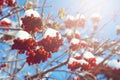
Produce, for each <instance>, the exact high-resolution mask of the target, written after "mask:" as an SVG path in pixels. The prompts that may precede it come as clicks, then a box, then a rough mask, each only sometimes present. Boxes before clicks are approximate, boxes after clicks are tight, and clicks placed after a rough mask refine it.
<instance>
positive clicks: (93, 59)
mask: <svg viewBox="0 0 120 80" xmlns="http://www.w3.org/2000/svg"><path fill="white" fill-rule="evenodd" d="M85 60H86V61H87V62H88V63H89V64H90V65H91V66H93V67H94V66H96V65H97V64H96V59H95V58H89V59H85Z"/></svg>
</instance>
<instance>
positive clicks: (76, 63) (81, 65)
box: [68, 58, 91, 71]
mask: <svg viewBox="0 0 120 80" xmlns="http://www.w3.org/2000/svg"><path fill="white" fill-rule="evenodd" d="M68 68H69V69H71V70H75V69H80V71H83V70H89V69H91V66H90V65H89V64H88V62H87V61H85V60H84V59H79V60H77V59H75V58H70V60H69V62H68Z"/></svg>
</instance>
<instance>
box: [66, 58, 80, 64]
mask: <svg viewBox="0 0 120 80" xmlns="http://www.w3.org/2000/svg"><path fill="white" fill-rule="evenodd" d="M73 61H76V62H78V60H76V59H75V58H72V57H71V58H70V60H69V62H68V64H72V63H73Z"/></svg>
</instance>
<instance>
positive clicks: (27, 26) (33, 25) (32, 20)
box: [21, 15, 42, 33]
mask: <svg viewBox="0 0 120 80" xmlns="http://www.w3.org/2000/svg"><path fill="white" fill-rule="evenodd" d="M21 27H22V28H23V30H25V31H27V32H28V33H35V32H39V31H40V30H41V29H42V20H41V18H40V17H34V16H33V15H31V16H25V17H24V18H22V26H21Z"/></svg>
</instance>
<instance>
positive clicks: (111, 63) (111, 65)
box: [107, 60, 120, 69]
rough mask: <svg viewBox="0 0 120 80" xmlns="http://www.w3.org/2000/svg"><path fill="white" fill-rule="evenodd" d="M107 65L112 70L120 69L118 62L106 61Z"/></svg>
mask: <svg viewBox="0 0 120 80" xmlns="http://www.w3.org/2000/svg"><path fill="white" fill-rule="evenodd" d="M107 65H108V66H109V67H111V68H112V69H120V62H118V61H117V60H110V61H108V63H107Z"/></svg>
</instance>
